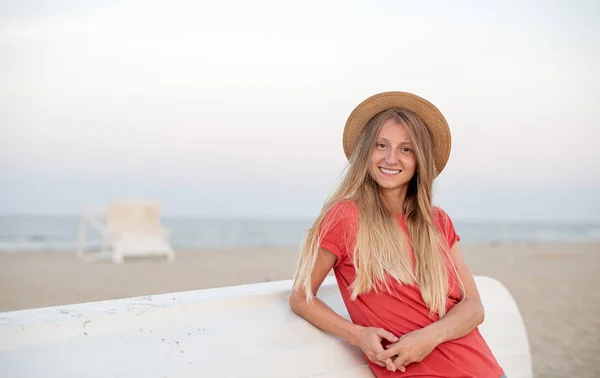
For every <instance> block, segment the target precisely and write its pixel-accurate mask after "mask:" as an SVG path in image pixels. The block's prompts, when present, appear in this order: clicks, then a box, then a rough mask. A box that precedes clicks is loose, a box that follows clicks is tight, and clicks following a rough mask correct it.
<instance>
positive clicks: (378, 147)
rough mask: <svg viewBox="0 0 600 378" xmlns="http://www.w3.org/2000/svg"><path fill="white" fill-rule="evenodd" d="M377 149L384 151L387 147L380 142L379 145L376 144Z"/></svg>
mask: <svg viewBox="0 0 600 378" xmlns="http://www.w3.org/2000/svg"><path fill="white" fill-rule="evenodd" d="M375 147H377V149H379V150H383V149H384V148H385V147H386V146H385V143H381V142H378V143H377V144H375Z"/></svg>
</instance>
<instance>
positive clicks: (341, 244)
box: [290, 92, 504, 378]
mask: <svg viewBox="0 0 600 378" xmlns="http://www.w3.org/2000/svg"><path fill="white" fill-rule="evenodd" d="M343 144H344V152H345V153H346V156H347V158H348V159H349V163H350V164H349V168H348V171H347V173H346V175H345V177H344V179H343V180H342V182H341V184H340V186H339V188H338V189H337V190H336V191H335V193H334V194H333V196H332V197H331V199H330V200H328V201H327V202H326V203H325V205H324V207H323V209H322V211H321V214H320V215H319V217H318V218H317V219H316V221H315V223H314V225H313V226H312V227H311V228H310V229H309V232H308V235H307V239H306V241H305V244H304V247H303V250H302V254H301V257H300V263H299V267H298V270H297V272H296V276H295V282H294V287H293V291H292V294H291V296H290V306H291V308H292V310H293V311H294V312H295V313H297V314H298V315H300V316H302V317H304V318H305V319H306V320H308V321H309V322H311V323H312V324H313V325H315V326H316V327H318V328H320V329H322V330H324V331H326V332H330V333H331V334H334V335H336V336H338V337H341V338H343V339H345V340H347V341H348V342H349V343H351V344H353V345H356V346H358V347H360V348H361V349H362V351H363V352H364V354H365V356H366V357H367V359H368V362H369V366H370V367H371V369H372V370H373V372H374V373H375V375H376V376H377V377H384V376H385V377H388V376H396V375H398V376H402V377H413V376H414V377H416V376H419V377H424V376H425V377H434V376H435V377H477V378H486V377H490V378H500V377H501V376H503V374H504V373H503V370H502V368H501V367H500V366H499V365H498V362H497V361H496V359H495V358H494V356H493V354H492V352H491V350H490V348H489V347H488V345H486V343H485V341H484V339H483V338H482V336H481V334H480V333H479V330H478V328H477V326H478V325H479V324H481V323H482V321H483V318H484V310H483V306H482V303H481V300H480V297H479V293H478V291H477V287H476V285H475V282H474V280H473V276H472V274H471V273H470V271H469V269H468V267H467V265H466V264H465V260H464V259H463V257H462V255H461V251H460V247H459V243H458V241H459V236H458V235H457V234H456V232H455V229H454V227H453V224H452V221H451V220H450V218H449V216H448V215H447V214H446V213H445V212H444V211H443V210H442V209H440V208H437V207H433V206H432V203H431V197H432V184H433V180H434V178H435V177H437V175H438V174H439V173H440V172H441V171H442V169H443V168H444V166H445V165H446V162H447V160H448V157H449V155H450V146H451V138H450V131H449V128H448V125H447V123H446V120H445V119H444V117H443V115H442V114H441V113H440V112H439V110H438V109H437V108H436V107H435V106H433V105H432V104H430V103H429V102H428V101H426V100H425V99H422V98H420V97H418V96H415V95H413V94H410V93H404V92H386V93H380V94H377V95H375V96H372V97H370V98H368V99H366V100H365V101H363V102H362V103H361V104H359V105H358V107H357V108H356V109H354V111H353V112H352V113H351V115H350V117H349V118H348V121H347V123H346V126H345V129H344V136H343ZM331 269H333V270H334V273H335V277H336V280H337V283H338V286H339V288H340V291H341V294H342V298H343V300H344V303H345V305H346V308H347V310H348V313H349V315H350V318H351V320H352V321H351V322H350V321H347V320H346V319H345V318H343V317H341V316H340V315H338V314H336V313H335V312H334V311H333V310H332V309H331V308H330V307H328V306H327V305H326V304H324V302H322V301H321V300H319V299H318V298H317V297H316V294H317V291H318V289H319V286H320V285H321V283H322V282H323V280H324V279H325V276H326V275H327V274H328V273H329V272H330V270H331Z"/></svg>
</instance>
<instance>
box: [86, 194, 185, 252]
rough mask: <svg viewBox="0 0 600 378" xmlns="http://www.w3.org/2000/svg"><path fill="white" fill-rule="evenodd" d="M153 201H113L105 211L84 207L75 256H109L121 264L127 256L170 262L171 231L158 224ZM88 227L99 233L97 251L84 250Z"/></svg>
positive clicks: (158, 213) (157, 211)
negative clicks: (158, 258)
mask: <svg viewBox="0 0 600 378" xmlns="http://www.w3.org/2000/svg"><path fill="white" fill-rule="evenodd" d="M160 218H161V207H160V204H158V203H156V202H142V201H114V202H111V203H109V204H108V208H107V209H106V210H105V211H102V210H98V209H93V208H90V209H87V210H86V211H85V212H84V213H83V215H82V217H81V220H80V225H79V234H78V248H77V256H78V258H79V259H80V260H83V261H92V260H97V259H103V258H109V259H112V260H113V261H114V262H115V263H122V262H123V260H124V259H125V258H127V257H142V256H164V257H166V258H167V260H168V261H173V260H174V258H175V251H174V250H173V248H172V247H171V245H170V242H169V239H170V232H169V230H167V229H166V228H165V227H164V226H162V225H161V223H160ZM88 228H91V229H93V230H96V231H98V232H99V233H100V237H101V240H102V246H101V251H100V252H99V253H93V254H91V253H86V235H87V230H88Z"/></svg>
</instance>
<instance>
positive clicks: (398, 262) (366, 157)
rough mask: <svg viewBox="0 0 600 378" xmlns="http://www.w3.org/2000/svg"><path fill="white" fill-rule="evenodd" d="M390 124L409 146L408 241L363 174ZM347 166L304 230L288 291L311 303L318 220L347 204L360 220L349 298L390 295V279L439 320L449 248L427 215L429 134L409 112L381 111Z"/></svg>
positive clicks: (431, 173) (431, 169)
mask: <svg viewBox="0 0 600 378" xmlns="http://www.w3.org/2000/svg"><path fill="white" fill-rule="evenodd" d="M392 118H393V119H395V120H396V121H397V122H399V123H401V124H403V125H405V126H406V127H407V128H408V130H409V133H410V136H411V138H412V140H413V143H414V145H415V146H414V147H415V151H414V153H415V158H416V162H417V168H416V172H415V175H414V176H413V178H412V179H411V181H410V182H409V184H408V192H407V195H406V199H405V201H404V214H405V216H406V225H407V231H408V235H405V234H404V232H403V231H402V229H401V227H399V225H398V220H397V218H396V217H395V215H394V214H392V213H391V212H390V211H389V210H388V209H387V207H386V206H385V204H384V203H383V201H382V199H381V196H380V195H379V188H378V185H377V183H376V182H375V180H373V178H372V177H371V175H370V173H369V164H370V159H371V154H372V151H373V148H374V146H375V141H376V138H377V135H378V133H379V130H380V128H381V126H382V125H383V123H385V122H386V121H387V120H389V119H392ZM349 160H350V161H349V165H348V167H347V170H346V174H345V175H344V177H343V179H342V182H341V183H340V185H339V186H338V188H337V190H336V191H335V192H334V193H333V195H332V196H331V197H330V198H329V199H328V200H327V201H326V202H325V204H324V205H323V208H322V210H321V212H320V214H319V216H318V217H317V219H316V220H315V222H314V223H313V225H312V227H311V228H309V229H308V233H307V236H306V239H305V240H304V244H303V247H302V252H301V255H300V260H299V264H298V268H297V270H296V273H295V282H294V288H293V289H294V290H303V291H304V292H305V295H306V297H307V299H308V300H312V298H313V297H314V293H313V291H312V286H311V272H312V270H313V268H314V266H315V263H316V260H317V255H318V252H319V247H320V244H321V239H322V235H323V234H324V232H326V230H327V228H328V227H330V225H327V224H324V223H325V222H324V220H325V219H326V216H327V214H328V213H329V212H330V211H331V210H332V209H333V208H334V207H335V206H336V205H337V204H339V203H341V202H343V201H346V200H353V201H354V202H355V204H356V206H357V207H358V210H359V214H360V216H359V222H358V230H357V233H356V243H355V247H354V251H348V253H349V255H350V257H351V259H352V262H353V264H354V266H355V269H356V279H355V281H354V282H352V284H351V286H350V289H351V292H352V296H351V298H352V299H355V298H356V297H357V296H358V295H360V294H361V293H365V292H368V291H370V290H374V291H376V292H379V291H380V290H390V286H389V281H388V278H392V279H395V280H397V281H398V282H400V283H402V284H406V285H412V284H417V285H418V286H419V288H420V290H421V296H422V297H423V300H424V302H425V304H426V305H427V306H428V307H429V310H430V313H431V314H433V313H437V314H438V315H439V316H440V317H442V316H443V315H445V313H446V298H447V295H448V287H449V281H448V271H447V269H446V265H445V262H444V256H443V254H446V255H448V253H449V251H448V249H449V247H448V245H447V243H445V242H444V238H443V237H441V235H440V233H439V232H438V230H437V228H436V226H435V223H434V218H433V214H432V204H431V203H432V186H433V179H434V178H435V177H436V176H437V171H436V168H435V164H434V160H433V143H432V140H431V136H430V134H429V130H428V129H427V127H426V125H425V124H424V123H423V121H422V120H421V119H420V118H419V117H418V116H417V115H416V114H415V113H413V112H412V111H409V110H407V109H389V110H386V111H383V112H381V113H379V114H378V115H377V116H375V117H374V118H373V119H371V121H370V122H369V123H368V124H367V125H366V127H365V130H364V131H363V133H362V134H361V136H360V137H359V139H358V141H357V146H356V148H355V150H354V152H353V154H352V156H350V159H349ZM411 242H412V247H413V250H414V257H415V260H414V269H413V265H412V263H411V260H410V257H409V254H408V247H409V245H408V243H411ZM450 261H451V259H450ZM461 290H463V288H462V285H461Z"/></svg>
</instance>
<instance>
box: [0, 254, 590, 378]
mask: <svg viewBox="0 0 600 378" xmlns="http://www.w3.org/2000/svg"><path fill="white" fill-rule="evenodd" d="M463 251H464V254H465V256H466V259H467V261H468V263H469V265H470V267H471V270H472V271H473V273H474V274H477V275H487V276H491V277H494V278H496V279H499V280H500V281H501V282H503V283H504V284H505V285H506V287H507V288H508V289H509V290H510V292H511V293H512V295H513V296H514V298H515V300H516V301H517V304H518V305H519V308H520V310H521V313H522V315H523V317H524V320H525V325H526V327H527V331H528V336H529V340H530V344H531V349H532V354H533V365H534V373H535V376H536V377H598V376H600V290H599V288H600V276H599V275H598V274H597V271H598V268H600V243H582V244H576V243H562V244H561V243H552V244H500V245H463ZM296 258H297V251H296V250H295V249H235V250H207V251H178V253H177V257H176V260H175V262H174V263H172V264H169V263H166V262H165V261H163V260H160V259H138V260H127V261H126V262H125V263H124V264H122V265H114V264H112V263H110V262H95V263H82V262H79V261H77V260H76V259H75V255H74V254H73V253H66V252H65V253H4V254H0V287H1V288H2V295H1V296H0V311H11V310H19V309H26V308H33V307H42V306H53V305H62V304H70V303H81V302H89V301H98V300H106V299H115V298H124V297H131V296H141V295H151V294H160V293H168V292H176V291H186V290H197V289H203V288H211V287H219V286H228V285H238V284H246V283H255V282H263V281H267V280H282V279H289V278H291V277H292V274H293V272H294V268H295V262H296Z"/></svg>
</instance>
